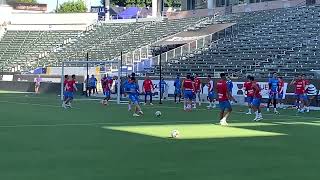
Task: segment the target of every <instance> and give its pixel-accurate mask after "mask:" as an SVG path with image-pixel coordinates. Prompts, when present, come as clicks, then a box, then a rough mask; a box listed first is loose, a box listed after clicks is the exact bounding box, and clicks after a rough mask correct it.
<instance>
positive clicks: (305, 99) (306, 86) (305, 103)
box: [302, 74, 310, 112]
mask: <svg viewBox="0 0 320 180" xmlns="http://www.w3.org/2000/svg"><path fill="white" fill-rule="evenodd" d="M302 81H304V84H305V87H304V89H305V90H304V95H303V103H304V108H305V109H304V111H305V112H309V111H310V108H309V104H310V103H309V99H308V87H309V84H310V81H309V80H307V79H306V75H305V74H302Z"/></svg>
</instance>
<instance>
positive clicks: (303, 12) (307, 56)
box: [163, 6, 320, 77]
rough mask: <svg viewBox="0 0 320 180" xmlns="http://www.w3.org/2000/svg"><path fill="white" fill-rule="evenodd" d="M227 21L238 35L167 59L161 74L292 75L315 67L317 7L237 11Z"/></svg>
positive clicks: (319, 17) (319, 22) (319, 21)
mask: <svg viewBox="0 0 320 180" xmlns="http://www.w3.org/2000/svg"><path fill="white" fill-rule="evenodd" d="M232 21H234V22H237V25H236V26H237V33H235V34H229V35H228V36H227V37H223V38H221V39H219V40H217V41H215V42H213V43H212V44H210V45H209V46H208V47H205V48H202V49H201V50H200V51H199V50H197V51H195V52H192V53H190V54H187V55H184V56H180V57H178V58H174V59H171V61H170V63H168V64H165V65H164V66H163V72H164V73H165V74H167V75H174V74H176V73H181V74H187V73H190V72H192V73H199V74H201V75H203V76H206V75H208V74H211V75H212V74H213V75H218V74H219V73H220V72H228V73H229V74H230V75H232V76H235V77H243V76H245V75H246V74H253V75H255V76H257V77H268V76H269V75H270V73H271V72H274V71H276V72H279V73H281V75H283V76H285V77H293V76H295V75H297V74H299V73H306V74H308V75H310V76H312V75H313V72H312V71H311V70H317V69H319V66H316V65H317V64H318V63H319V60H318V57H319V53H320V46H319V45H320V43H319V38H320V30H319V27H320V6H308V7H295V8H285V9H276V10H267V11H259V12H250V13H242V14H240V15H239V16H238V17H236V16H235V17H234V19H233V20H232Z"/></svg>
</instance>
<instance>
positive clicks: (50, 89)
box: [0, 81, 83, 94]
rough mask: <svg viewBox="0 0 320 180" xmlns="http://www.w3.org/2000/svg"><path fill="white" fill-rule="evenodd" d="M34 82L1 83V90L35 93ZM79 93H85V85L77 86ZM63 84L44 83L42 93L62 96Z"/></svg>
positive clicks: (41, 87) (41, 88)
mask: <svg viewBox="0 0 320 180" xmlns="http://www.w3.org/2000/svg"><path fill="white" fill-rule="evenodd" d="M34 86H35V83H34V82H22V81H0V90H4V91H17V92H34ZM77 88H78V90H79V92H82V91H83V83H79V84H77ZM60 90H61V84H60V83H50V82H42V83H41V86H40V92H41V93H50V94H52V93H53V94H60Z"/></svg>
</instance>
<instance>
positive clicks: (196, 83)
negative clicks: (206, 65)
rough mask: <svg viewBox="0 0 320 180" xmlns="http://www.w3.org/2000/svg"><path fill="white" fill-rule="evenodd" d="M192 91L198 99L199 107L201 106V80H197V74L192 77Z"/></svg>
mask: <svg viewBox="0 0 320 180" xmlns="http://www.w3.org/2000/svg"><path fill="white" fill-rule="evenodd" d="M194 89H195V93H196V96H197V97H198V101H199V106H201V97H200V94H201V80H200V78H199V74H198V73H196V76H195V77H194ZM197 97H196V98H197Z"/></svg>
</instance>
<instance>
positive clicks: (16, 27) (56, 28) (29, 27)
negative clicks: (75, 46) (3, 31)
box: [7, 24, 88, 31]
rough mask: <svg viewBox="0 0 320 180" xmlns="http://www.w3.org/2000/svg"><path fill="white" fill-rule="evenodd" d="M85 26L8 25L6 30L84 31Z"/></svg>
mask: <svg viewBox="0 0 320 180" xmlns="http://www.w3.org/2000/svg"><path fill="white" fill-rule="evenodd" d="M87 27H88V25H86V24H73V25H60V24H54V25H53V24H50V25H48V24H45V25H8V26H7V30H11V31H84V30H86V29H87Z"/></svg>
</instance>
